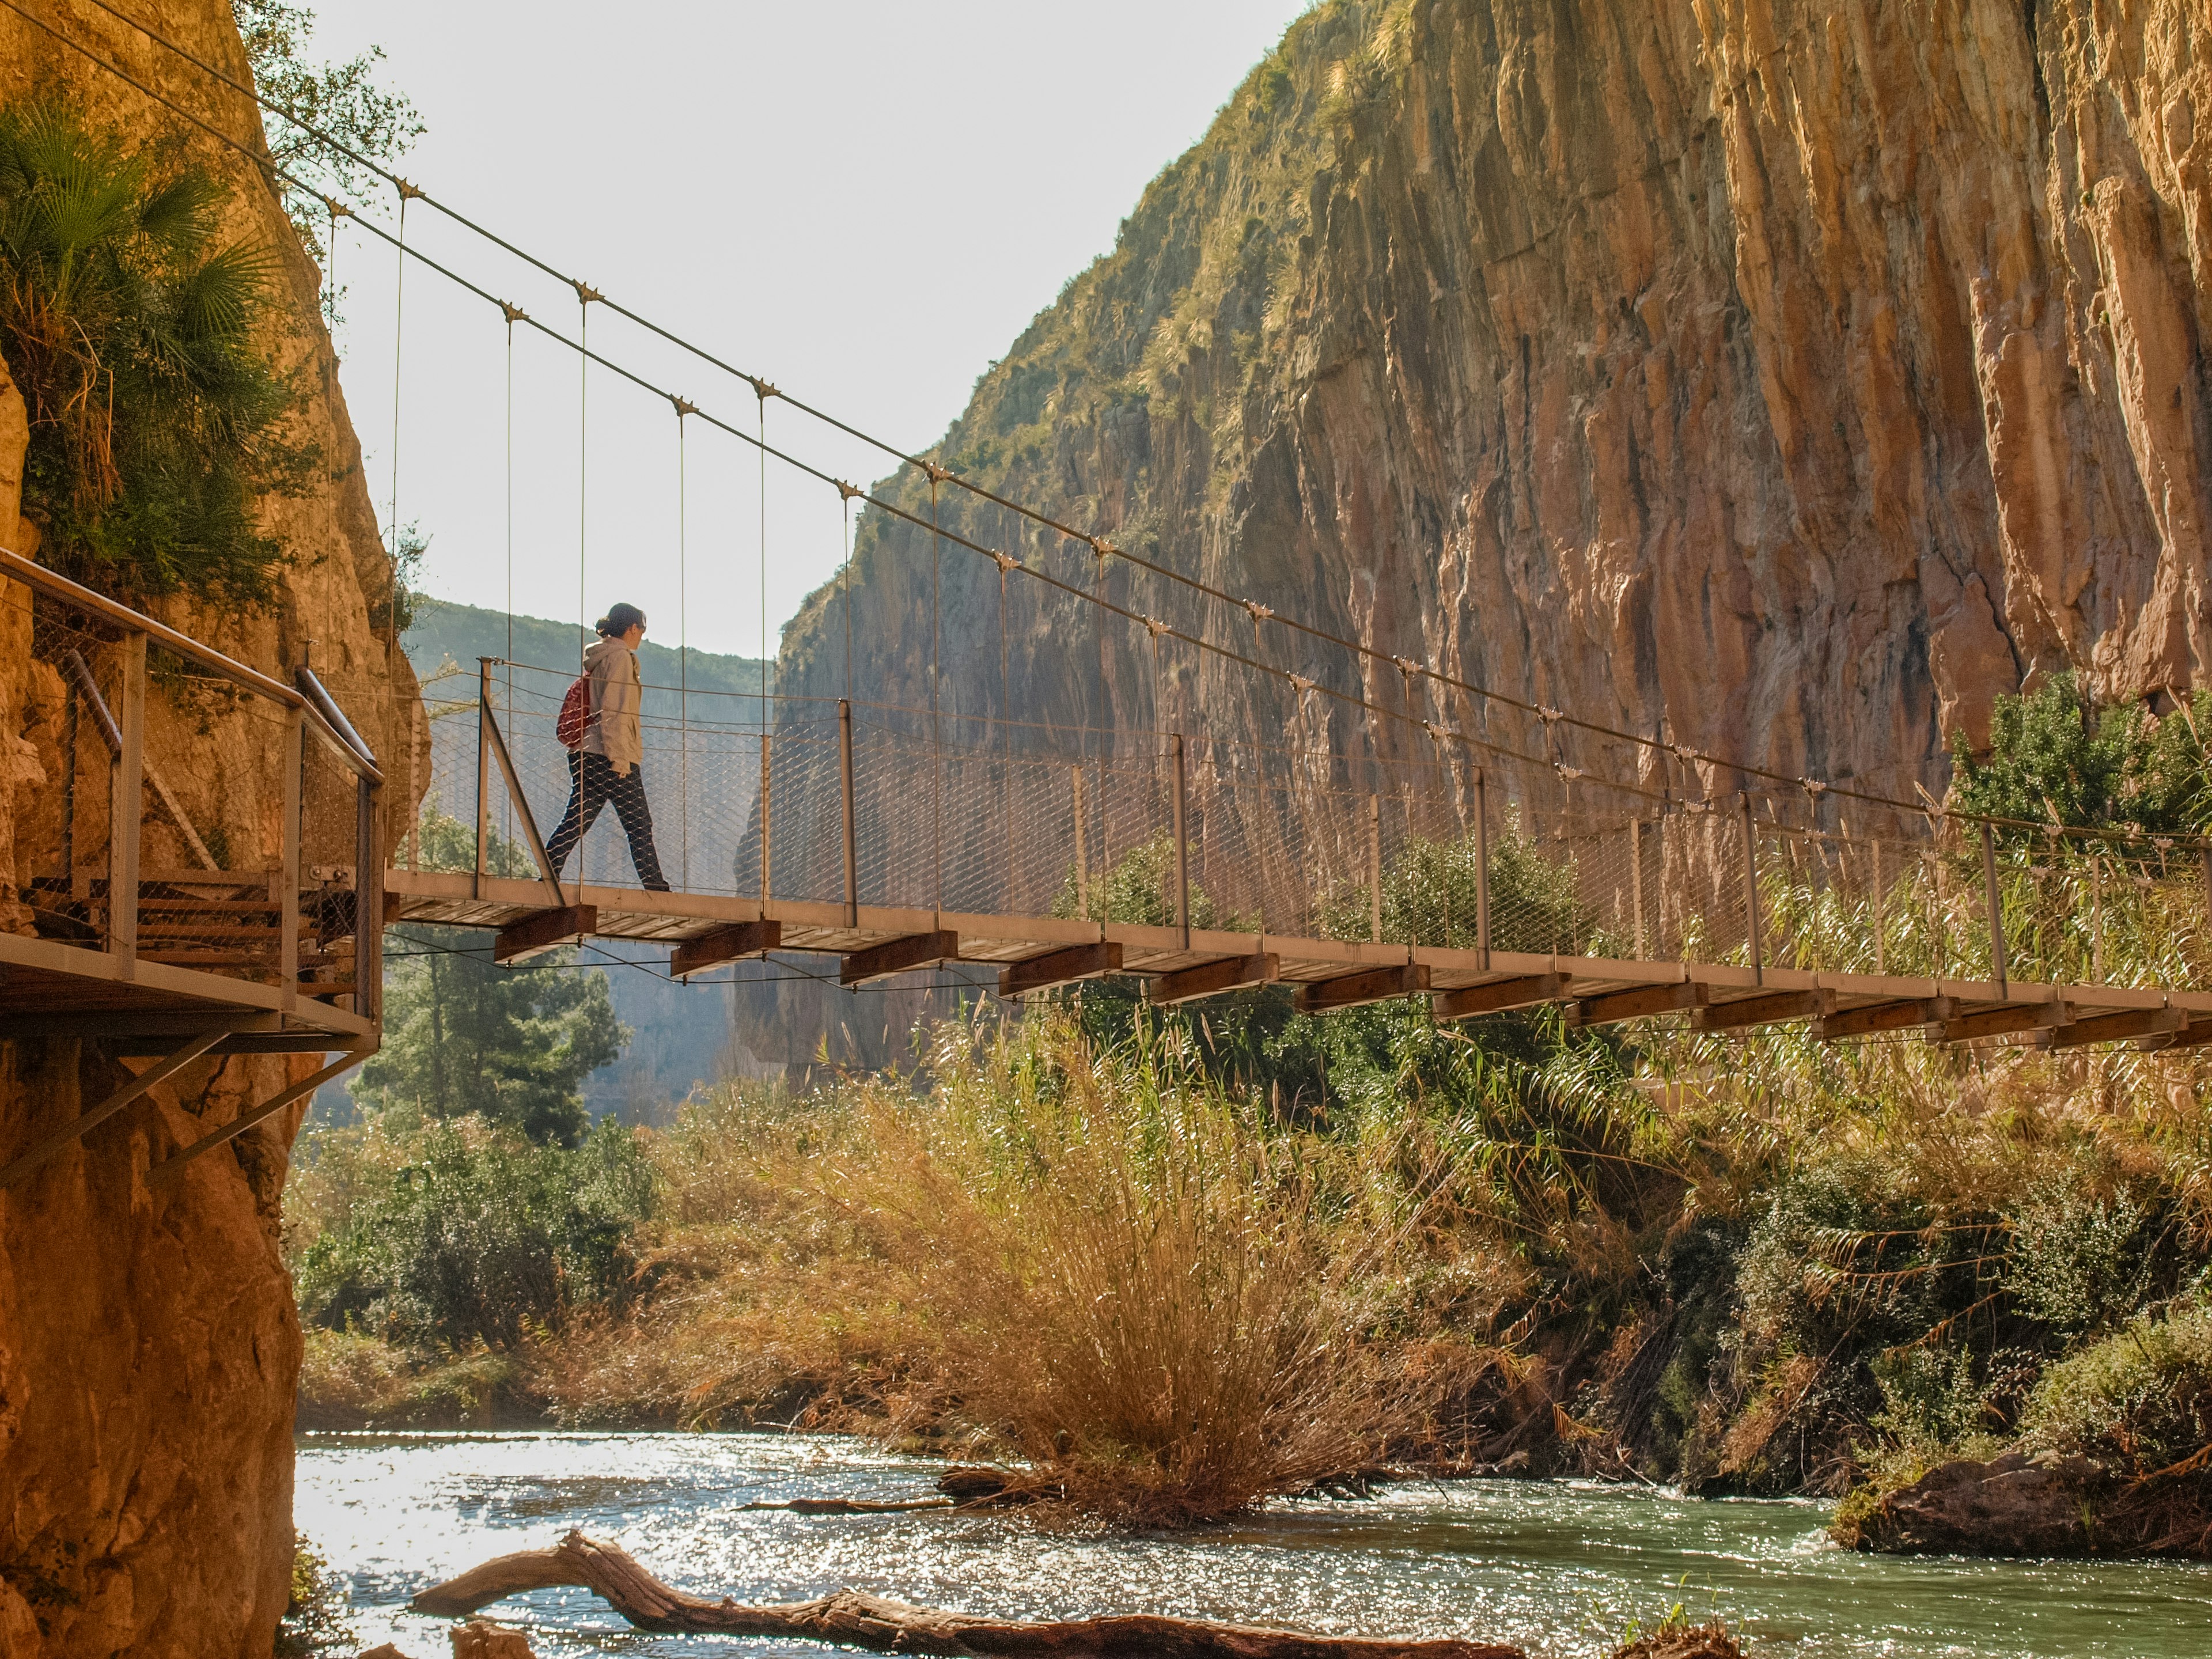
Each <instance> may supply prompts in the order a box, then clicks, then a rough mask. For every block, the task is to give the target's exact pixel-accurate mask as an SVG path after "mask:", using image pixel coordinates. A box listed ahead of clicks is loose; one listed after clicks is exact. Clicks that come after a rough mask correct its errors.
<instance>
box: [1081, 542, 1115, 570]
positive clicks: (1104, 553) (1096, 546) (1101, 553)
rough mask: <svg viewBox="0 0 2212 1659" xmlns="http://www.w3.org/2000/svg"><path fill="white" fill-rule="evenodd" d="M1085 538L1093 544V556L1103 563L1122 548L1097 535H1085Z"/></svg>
mask: <svg viewBox="0 0 2212 1659" xmlns="http://www.w3.org/2000/svg"><path fill="white" fill-rule="evenodd" d="M1083 539H1084V540H1085V541H1086V542H1089V543H1090V544H1091V554H1092V556H1094V557H1095V558H1097V560H1098V561H1099V562H1100V563H1102V564H1103V563H1104V562H1106V561H1107V560H1108V559H1110V558H1112V557H1113V556H1115V554H1116V553H1118V552H1120V551H1121V549H1120V548H1118V547H1116V546H1115V545H1114V544H1113V543H1111V542H1109V541H1104V540H1102V539H1100V538H1098V537H1097V536H1085V538H1083Z"/></svg>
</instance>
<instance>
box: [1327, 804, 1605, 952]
mask: <svg viewBox="0 0 2212 1659" xmlns="http://www.w3.org/2000/svg"><path fill="white" fill-rule="evenodd" d="M1477 862H1478V860H1477V855H1476V845H1475V838H1474V836H1461V837H1460V838H1458V839H1457V840H1455V841H1425V840H1416V841H1414V842H1412V843H1411V844H1409V845H1408V846H1407V848H1405V849H1404V850H1403V851H1401V853H1399V854H1397V855H1396V856H1395V858H1393V859H1392V860H1390V862H1389V864H1387V865H1386V866H1384V867H1383V938H1384V939H1388V940H1390V941H1392V942H1394V943H1398V944H1407V945H1447V946H1450V945H1456V946H1459V947H1460V948H1462V949H1466V950H1472V949H1473V948H1474V944H1475V940H1476V938H1477V937H1478V934H1477V922H1478V915H1477V909H1478V907H1477V905H1476V902H1475V901H1476V893H1477V885H1476V879H1475V876H1476V866H1477ZM1373 921H1374V914H1373V908H1372V902H1371V900H1370V896H1369V892H1368V888H1367V885H1366V884H1365V883H1361V884H1358V886H1355V887H1352V888H1348V889H1346V890H1345V891H1343V892H1341V893H1340V894H1338V895H1337V896H1335V897H1334V899H1333V900H1331V901H1330V902H1329V903H1328V904H1327V905H1326V906H1324V907H1323V908H1322V915H1321V924H1320V925H1321V931H1322V935H1323V936H1324V937H1326V938H1328V939H1365V938H1366V937H1367V936H1368V934H1369V933H1370V932H1371V931H1372V927H1373ZM1589 925H1590V924H1589V915H1588V911H1587V908H1586V907H1585V906H1583V903H1582V902H1581V901H1580V900H1579V899H1578V898H1577V896H1576V893H1575V866H1574V864H1573V862H1572V860H1553V859H1547V858H1546V857H1545V856H1544V855H1543V853H1542V852H1541V849H1540V848H1538V847H1537V845H1536V842H1535V838H1534V836H1528V835H1527V834H1524V833H1523V832H1522V829H1521V825H1520V820H1519V819H1518V818H1517V817H1511V816H1508V817H1507V818H1506V819H1505V821H1504V823H1503V824H1501V825H1500V826H1499V827H1498V831H1497V833H1496V834H1495V835H1494V836H1492V838H1491V843H1490V945H1491V948H1492V950H1496V951H1541V952H1549V951H1574V950H1575V949H1577V946H1578V945H1579V944H1580V943H1581V941H1582V940H1583V939H1584V938H1585V937H1586V936H1587V934H1588V933H1589Z"/></svg>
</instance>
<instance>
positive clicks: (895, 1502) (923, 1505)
mask: <svg viewBox="0 0 2212 1659" xmlns="http://www.w3.org/2000/svg"><path fill="white" fill-rule="evenodd" d="M951 1507H952V1500H951V1498H891V1499H889V1500H888V1501H883V1500H878V1499H876V1498H791V1499H788V1500H787V1501H786V1502H784V1503H781V1504H762V1503H752V1504H738V1510H740V1511H743V1510H790V1511H791V1512H792V1513H793V1515H906V1514H909V1513H911V1512H912V1511H914V1510H949V1509H951Z"/></svg>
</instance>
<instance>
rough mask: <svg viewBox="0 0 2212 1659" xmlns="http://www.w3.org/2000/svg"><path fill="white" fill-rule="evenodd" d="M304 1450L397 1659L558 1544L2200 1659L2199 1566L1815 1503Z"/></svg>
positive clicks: (951, 1601) (1196, 1597) (414, 1439)
mask: <svg viewBox="0 0 2212 1659" xmlns="http://www.w3.org/2000/svg"><path fill="white" fill-rule="evenodd" d="M299 1451H300V1456H299V1478H298V1491H297V1497H296V1512H297V1516H298V1522H299V1526H300V1528H301V1530H302V1531H303V1532H305V1533H306V1534H307V1535H308V1537H309V1538H310V1539H311V1540H312V1541H313V1542H314V1543H315V1544H316V1545H317V1547H319V1548H320V1549H321V1550H322V1551H323V1552H324V1553H325V1554H326V1555H327V1556H328V1557H329V1559H330V1560H331V1565H332V1566H333V1567H334V1568H335V1569H337V1571H338V1572H339V1573H340V1574H341V1575H343V1577H344V1578H345V1580H346V1581H347V1583H349V1586H350V1590H351V1595H352V1599H353V1602H354V1620H355V1624H356V1628H357V1630H358V1632H359V1635H360V1638H361V1644H362V1646H363V1647H368V1646H373V1645H374V1644H377V1643H379V1642H384V1641H392V1642H396V1643H397V1644H398V1646H399V1647H400V1648H401V1649H402V1650H404V1651H405V1652H406V1653H408V1654H409V1655H410V1656H413V1659H445V1656H446V1654H447V1651H448V1648H447V1641H446V1638H445V1635H444V1629H443V1621H441V1620H429V1619H422V1618H417V1617H415V1616H413V1615H410V1614H409V1613H406V1612H405V1611H404V1603H405V1601H406V1599H407V1597H408V1596H409V1595H410V1594H411V1593H412V1592H413V1591H414V1590H415V1589H416V1588H418V1587H420V1586H421V1585H422V1584H423V1583H428V1582H430V1581H431V1580H433V1579H435V1578H440V1577H447V1576H449V1575H450V1574H452V1573H454V1572H458V1571H460V1570H462V1569H463V1568H465V1567H469V1566H473V1565H476V1564H477V1562H479V1561H481V1560H483V1559H486V1558H487V1557H489V1556H493V1555H497V1554H501V1553H506V1552H507V1551H510V1550H516V1549H525V1548H533V1547H540V1546H543V1545H546V1544H550V1543H552V1542H553V1541H555V1540H556V1539H557V1538H558V1537H559V1536H560V1534H562V1532H564V1531H565V1530H567V1529H568V1528H570V1527H580V1528H583V1529H584V1530H585V1531H586V1532H589V1533H592V1534H597V1535H599V1536H605V1537H611V1538H614V1539H616V1540H617V1541H620V1542H621V1543H622V1544H623V1547H626V1548H627V1549H629V1551H630V1552H631V1553H633V1554H634V1555H635V1556H636V1557H637V1558H638V1559H639V1560H640V1561H641V1562H642V1563H643V1564H644V1565H646V1566H647V1568H648V1569H649V1570H651V1571H653V1572H655V1573H657V1574H658V1575H659V1577H662V1578H665V1579H666V1580H668V1581H669V1582H670V1583H673V1584H675V1585H677V1586H678V1587H679V1588H681V1589H688V1590H691V1591H694V1592H697V1593H702V1594H711V1595H735V1596H737V1597H738V1598H739V1599H741V1600H744V1601H787V1600H796V1599H799V1598H801V1597H805V1596H809V1595H818V1594H820V1593H822V1592H823V1591H825V1590H829V1589H836V1588H838V1587H840V1586H842V1585H852V1586H854V1587H856V1588H859V1589H867V1590H872V1591H875V1592H877V1593H878V1594H882V1595H890V1596H895V1597H897V1598H899V1599H901V1600H903V1601H920V1602H927V1603H932V1604H934V1605H939V1606H945V1607H960V1608H968V1609H973V1610H975V1611H979V1612H988V1613H1003V1614H1006V1615H1008V1616H1012V1617H1018V1618H1065V1617H1079V1616H1082V1615H1085V1614H1090V1613H1107V1612H1147V1613H1179V1614H1184V1615H1193V1616H1199V1617H1206V1618H1216V1619H1233V1620H1246V1621H1249V1622H1253V1623H1261V1624H1279V1625H1289V1626H1301V1627H1304V1628H1309V1629H1314V1630H1322V1631H1334V1632H1346V1633H1353V1634H1364V1635H1385V1634H1420V1635H1461V1636H1467V1637H1474V1638H1485V1639H1487V1640H1491V1641H1504V1642H1515V1643H1518V1644H1522V1645H1523V1646H1524V1647H1526V1648H1527V1649H1528V1651H1529V1652H1530V1653H1531V1654H1532V1655H1538V1656H1542V1659H1571V1656H1572V1659H1581V1656H1588V1655H1593V1654H1600V1653H1604V1652H1606V1651H1608V1650H1610V1648H1611V1647H1612V1645H1613V1644H1614V1643H1616V1642H1617V1641H1618V1640H1619V1639H1620V1635H1621V1632H1622V1631H1623V1629H1624V1628H1625V1627H1626V1626H1627V1624H1628V1623H1629V1621H1630V1620H1632V1619H1638V1618H1641V1619H1644V1620H1652V1619H1654V1618H1656V1616H1657V1615H1659V1614H1661V1613H1663V1612H1664V1610H1665V1609H1666V1607H1668V1605H1669V1604H1670V1603H1672V1602H1674V1601H1678V1600H1679V1601H1683V1602H1684V1603H1686V1607H1687V1608H1688V1610H1689V1611H1690V1612H1691V1613H1693V1614H1696V1615H1698V1616H1700V1617H1702V1616H1704V1615H1705V1614H1706V1613H1710V1612H1717V1613H1720V1614H1721V1615H1722V1616H1723V1617H1724V1618H1726V1619H1727V1620H1729V1623H1730V1624H1731V1625H1733V1626H1735V1627H1736V1628H1737V1629H1738V1630H1739V1632H1741V1634H1742V1635H1743V1636H1744V1637H1745V1638H1747V1642H1746V1645H1747V1650H1748V1651H1750V1652H1751V1653H1753V1654H1771V1655H1790V1656H1802V1659H1843V1656H1854V1659H1856V1656H1865V1655H1912V1656H1916V1659H1919V1656H1960V1659H1966V1656H1971V1659H1998V1656H2003V1659H2021V1656H2031V1655H2032V1656H2034V1659H2074V1656H2077V1655H2078V1656H2087V1655H2112V1656H2122V1655H2124V1656H2128V1659H2202V1656H2203V1655H2205V1654H2206V1653H2208V1652H2212V1566H2203V1565H2185V1564H2171V1563H2162V1562H2160V1563H2150V1562H2113V1563H2081V1562H2033V1561H2031V1562H1990V1561H1972V1560H1963V1559H1893V1558H1887V1557H1878V1556H1863V1555H1857V1554H1852V1553H1847V1552H1844V1551H1841V1550H1838V1549H1835V1548H1833V1547H1831V1546H1829V1545H1828V1544H1827V1542H1826V1537H1825V1534H1824V1533H1823V1531H1822V1525H1823V1523H1824V1522H1825V1521H1826V1516H1827V1508H1826V1505H1824V1504H1813V1503H1808V1502H1790V1501H1784V1502H1750V1501H1721V1502H1710V1501H1708V1502H1694V1501H1690V1500H1686V1499H1683V1498H1677V1497H1674V1496H1673V1495H1670V1494H1669V1493H1668V1492H1664V1491H1657V1490H1650V1489H1636V1488H1625V1487H1621V1486H1595V1485H1591V1484H1589V1483H1585V1482H1580V1481H1547V1482H1536V1481H1507V1480H1470V1481H1460V1482H1455V1483H1452V1484H1449V1485H1433V1486H1432V1485H1419V1486H1397V1487H1393V1488H1391V1489H1389V1491H1388V1492H1386V1493H1385V1494H1383V1496H1381V1497H1379V1498H1374V1499H1370V1500H1367V1501H1364V1502H1346V1503H1284V1504H1275V1505H1272V1506H1271V1507H1269V1508H1268V1509H1267V1510H1266V1511H1264V1512H1263V1513H1261V1514H1260V1515H1258V1516H1255V1517H1254V1518H1252V1519H1251V1520H1249V1521H1247V1522H1243V1523H1241V1524H1238V1525H1236V1526H1231V1527H1221V1528H1210V1529H1207V1530H1205V1531H1202V1532H1198V1533H1194V1534H1179V1535H1169V1534H1141V1535H1138V1536H1134V1537H1131V1536H1125V1535H1106V1534H1096V1533H1091V1532H1087V1531H1084V1530H1081V1529H1073V1530H1071V1529H1068V1528H1056V1527H1049V1526H1043V1525H1040V1524H1038V1523H1037V1522H1034V1521H1032V1520H1030V1519H1028V1518H1026V1517H1023V1516H1010V1515H988V1516H952V1515H946V1514H942V1513H932V1512H927V1511H925V1512H922V1513H919V1514H907V1515H878V1516H799V1515H793V1514H791V1513H789V1512H788V1511H774V1510H769V1511H753V1512H749V1513H748V1512H740V1511H738V1505H740V1504H745V1503H747V1502H749V1501H763V1502H773V1501H778V1500H782V1499H787V1498H799V1497H838V1498H903V1497H915V1496H921V1495H925V1494H926V1493H927V1490H928V1487H929V1485H930V1482H931V1481H932V1480H933V1479H934V1477H935V1475H936V1474H937V1472H938V1469H939V1468H940V1467H941V1466H939V1465H937V1464H934V1463H931V1462H926V1461H922V1460H919V1459H914V1458H907V1457H900V1456H896V1455H891V1454H889V1453H885V1452H883V1451H880V1450H878V1449H875V1448H873V1447H872V1446H870V1445H868V1444H866V1443H862V1442H858V1441H853V1440H847V1439H842V1438H838V1437H830V1436H787V1435H758V1434H720V1435H678V1434H483V1435H450V1434H438V1435H431V1434H424V1435H348V1434H309V1435H302V1436H301V1437H300V1443H299ZM495 1616H498V1617H501V1618H502V1619H506V1620H510V1621H511V1622H513V1623H517V1624H522V1625H526V1626H530V1627H531V1631H532V1642H533V1644H535V1646H536V1648H537V1650H538V1653H539V1654H540V1655H541V1656H546V1659H552V1656H580V1655H586V1654H596V1653H622V1654H656V1655H677V1654H683V1655H696V1656H706V1655H710V1654H727V1653H736V1652H744V1653H749V1654H778V1655H780V1654H785V1653H789V1654H793V1655H817V1656H818V1655H821V1654H823V1652H825V1651H826V1650H823V1649H822V1648H819V1647H816V1646H812V1645H811V1644H799V1643H782V1642H766V1641H738V1640H730V1639H720V1638H702V1637H668V1636H647V1635H642V1634H640V1633H637V1632H632V1631H630V1630H629V1628H628V1626H624V1625H623V1623H622V1621H621V1620H619V1619H617V1617H616V1616H615V1615H614V1614H613V1613H611V1611H610V1610H609V1609H608V1608H607V1607H606V1606H605V1603H603V1602H601V1601H599V1600H598V1599H597V1598H596V1597H593V1596H591V1595H586V1594H585V1593H583V1592H581V1591H560V1592H554V1591H546V1592H540V1593H538V1594H537V1595H532V1596H530V1597H527V1598H525V1599H523V1600H521V1601H515V1602H508V1603H502V1604H501V1606H500V1607H498V1608H497V1609H496V1613H495Z"/></svg>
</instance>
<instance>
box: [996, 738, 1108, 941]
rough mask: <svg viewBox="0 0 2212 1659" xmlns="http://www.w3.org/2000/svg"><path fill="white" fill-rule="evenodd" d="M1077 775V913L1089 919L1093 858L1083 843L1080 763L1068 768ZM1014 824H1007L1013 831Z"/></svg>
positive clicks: (1081, 769) (1081, 772)
mask: <svg viewBox="0 0 2212 1659" xmlns="http://www.w3.org/2000/svg"><path fill="white" fill-rule="evenodd" d="M1068 770H1069V771H1070V772H1071V773H1073V775H1074V776H1075V914H1076V915H1078V916H1079V917H1081V918H1083V919H1085V920H1086V921H1087V920H1089V918H1090V915H1091V860H1090V857H1089V854H1088V849H1087V848H1085V846H1084V844H1083V836H1084V828H1083V768H1082V766H1081V765H1080V764H1077V765H1074V766H1071V767H1069V768H1068ZM1012 828H1013V826H1012V825H1011V824H1009V825H1008V826H1007V829H1008V831H1009V832H1010V833H1011V831H1012Z"/></svg>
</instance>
